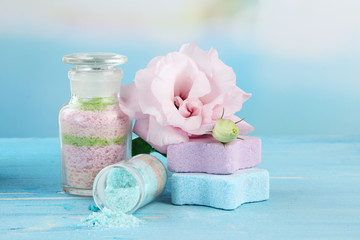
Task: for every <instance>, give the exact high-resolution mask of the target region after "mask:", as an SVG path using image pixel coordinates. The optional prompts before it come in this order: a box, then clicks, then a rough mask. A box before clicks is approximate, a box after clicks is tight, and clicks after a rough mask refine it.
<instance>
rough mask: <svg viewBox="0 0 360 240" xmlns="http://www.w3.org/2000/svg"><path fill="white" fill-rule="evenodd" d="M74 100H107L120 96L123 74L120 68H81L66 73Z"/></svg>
mask: <svg viewBox="0 0 360 240" xmlns="http://www.w3.org/2000/svg"><path fill="white" fill-rule="evenodd" d="M68 76H69V79H70V85H71V95H72V97H74V98H109V97H115V98H116V99H117V100H118V97H119V96H120V83H121V79H122V76H123V72H122V70H121V69H120V68H112V69H109V68H106V69H104V68H101V66H99V67H95V68H94V66H91V67H87V66H81V67H78V66H77V68H76V69H70V70H69V72H68Z"/></svg>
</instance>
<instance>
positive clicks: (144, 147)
mask: <svg viewBox="0 0 360 240" xmlns="http://www.w3.org/2000/svg"><path fill="white" fill-rule="evenodd" d="M153 152H157V153H160V154H161V155H163V156H164V157H166V154H164V153H161V152H159V151H157V150H156V149H154V148H153V147H152V146H151V145H150V144H149V143H147V142H146V141H145V140H144V139H142V138H140V137H137V138H135V139H133V140H132V156H136V155H138V154H150V153H153Z"/></svg>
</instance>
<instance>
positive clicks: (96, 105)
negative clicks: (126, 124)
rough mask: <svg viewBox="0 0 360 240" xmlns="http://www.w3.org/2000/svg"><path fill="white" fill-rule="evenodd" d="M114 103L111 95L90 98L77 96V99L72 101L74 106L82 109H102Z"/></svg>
mask: <svg viewBox="0 0 360 240" xmlns="http://www.w3.org/2000/svg"><path fill="white" fill-rule="evenodd" d="M115 103H116V101H115V99H114V98H113V97H104V98H91V99H90V100H85V99H84V98H78V99H77V101H74V102H73V104H74V106H75V108H78V109H80V110H83V111H102V110H104V109H105V108H106V107H107V106H109V105H114V104H115Z"/></svg>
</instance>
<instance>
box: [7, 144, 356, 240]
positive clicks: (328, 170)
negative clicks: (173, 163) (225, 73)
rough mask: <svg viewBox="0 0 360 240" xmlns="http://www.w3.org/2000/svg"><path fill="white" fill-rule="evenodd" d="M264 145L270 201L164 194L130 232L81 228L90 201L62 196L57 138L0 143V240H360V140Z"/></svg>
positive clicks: (148, 208)
mask: <svg viewBox="0 0 360 240" xmlns="http://www.w3.org/2000/svg"><path fill="white" fill-rule="evenodd" d="M262 139H263V162H262V164H261V166H260V167H261V168H266V169H268V170H269V172H270V176H271V179H270V199H269V200H268V201H265V202H259V203H251V204H245V205H242V206H240V207H239V208H238V209H236V210H234V211H224V210H218V209H214V208H209V207H201V206H174V205H172V204H171V203H170V197H169V191H167V192H166V193H165V195H163V196H161V197H159V198H158V199H157V201H156V202H153V203H151V204H149V205H147V206H145V207H144V208H142V209H140V210H138V211H137V212H136V213H135V215H136V216H137V217H139V218H142V219H144V220H145V223H144V224H143V225H141V226H140V227H137V228H130V229H99V228H94V227H87V226H85V225H83V224H82V223H81V219H83V218H86V216H88V215H89V214H90V211H89V210H88V206H89V205H90V204H94V202H93V200H92V199H89V198H80V197H74V196H70V195H67V194H64V193H63V192H62V191H61V188H60V160H59V142H58V139H55V138H54V139H0V221H1V226H0V239H1V240H4V239H52V240H55V239H78V240H80V239H188V240H189V239H197V240H198V239H360V138H356V137H337V138H336V137H334V138H329V137H327V138H325V137H324V138H322V137H301V138H300V137H297V138H290V137H266V138H262ZM163 160H164V159H163Z"/></svg>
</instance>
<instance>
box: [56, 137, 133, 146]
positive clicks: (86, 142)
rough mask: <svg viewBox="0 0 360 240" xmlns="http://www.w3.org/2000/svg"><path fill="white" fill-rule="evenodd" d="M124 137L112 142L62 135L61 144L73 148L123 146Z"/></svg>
mask: <svg viewBox="0 0 360 240" xmlns="http://www.w3.org/2000/svg"><path fill="white" fill-rule="evenodd" d="M125 139H126V136H123V137H120V138H115V139H114V140H109V139H101V138H89V137H76V136H73V135H71V134H62V142H63V144H69V145H73V146H75V147H84V146H88V147H92V146H108V145H113V144H123V143H124V142H125Z"/></svg>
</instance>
